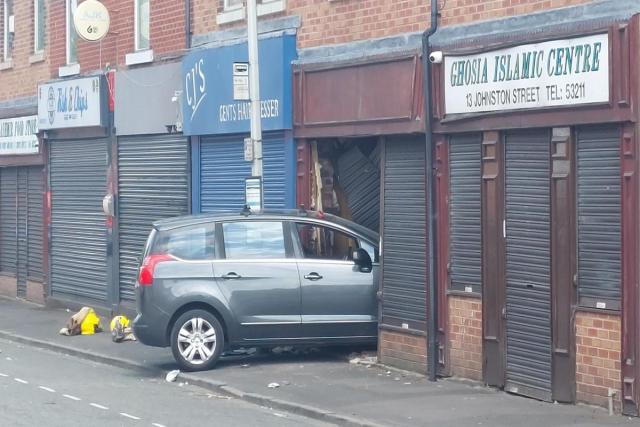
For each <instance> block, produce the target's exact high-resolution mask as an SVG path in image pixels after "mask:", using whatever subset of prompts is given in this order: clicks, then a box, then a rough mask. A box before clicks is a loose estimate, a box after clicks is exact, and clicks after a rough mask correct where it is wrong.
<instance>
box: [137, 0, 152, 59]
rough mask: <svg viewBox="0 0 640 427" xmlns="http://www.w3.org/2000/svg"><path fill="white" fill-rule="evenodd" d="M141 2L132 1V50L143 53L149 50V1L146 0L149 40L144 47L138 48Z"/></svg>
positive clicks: (138, 0) (139, 0)
mask: <svg viewBox="0 0 640 427" xmlns="http://www.w3.org/2000/svg"><path fill="white" fill-rule="evenodd" d="M141 1H142V0H133V50H134V51H135V52H143V51H145V50H150V49H151V0H147V4H148V5H149V10H148V11H147V14H148V17H147V23H148V25H149V39H148V40H147V43H148V44H147V46H146V47H140V28H139V23H140V5H141Z"/></svg>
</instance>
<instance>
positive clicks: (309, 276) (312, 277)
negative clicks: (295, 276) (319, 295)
mask: <svg viewBox="0 0 640 427" xmlns="http://www.w3.org/2000/svg"><path fill="white" fill-rule="evenodd" d="M304 278H305V279H307V280H320V279H322V276H321V275H319V274H318V273H309V274H305V276H304Z"/></svg>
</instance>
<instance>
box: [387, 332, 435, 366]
mask: <svg viewBox="0 0 640 427" xmlns="http://www.w3.org/2000/svg"><path fill="white" fill-rule="evenodd" d="M378 358H379V360H380V363H383V364H385V365H389V366H394V367H396V368H400V369H405V370H407V371H413V372H420V373H423V374H426V372H427V338H426V337H420V336H416V335H410V334H406V333H402V332H392V331H381V332H380V339H379V340H378Z"/></svg>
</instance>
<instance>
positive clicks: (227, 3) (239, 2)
mask: <svg viewBox="0 0 640 427" xmlns="http://www.w3.org/2000/svg"><path fill="white" fill-rule="evenodd" d="M243 5H244V0H224V10H234V9H239V8H241V7H242V6H243Z"/></svg>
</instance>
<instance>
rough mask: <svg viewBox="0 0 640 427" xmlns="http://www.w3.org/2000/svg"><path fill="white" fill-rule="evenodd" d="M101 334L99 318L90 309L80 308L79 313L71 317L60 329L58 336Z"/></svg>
mask: <svg viewBox="0 0 640 427" xmlns="http://www.w3.org/2000/svg"><path fill="white" fill-rule="evenodd" d="M98 332H102V326H101V325H100V318H99V317H98V315H97V314H96V312H95V310H94V309H93V308H91V307H82V308H81V309H80V311H78V312H77V313H76V314H74V315H73V316H71V317H70V318H69V320H67V323H66V324H65V326H64V328H62V329H60V332H59V333H60V335H66V336H75V335H93V334H95V333H98Z"/></svg>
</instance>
